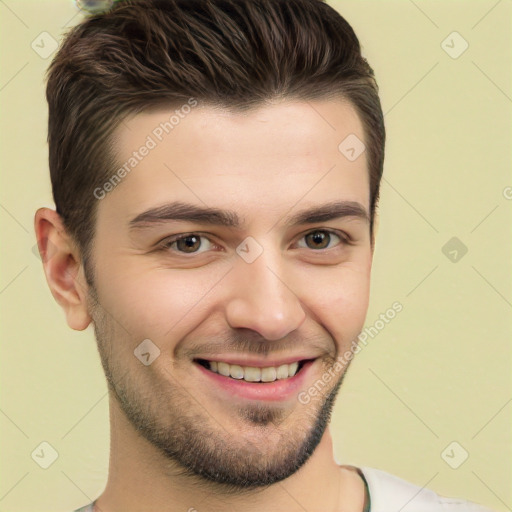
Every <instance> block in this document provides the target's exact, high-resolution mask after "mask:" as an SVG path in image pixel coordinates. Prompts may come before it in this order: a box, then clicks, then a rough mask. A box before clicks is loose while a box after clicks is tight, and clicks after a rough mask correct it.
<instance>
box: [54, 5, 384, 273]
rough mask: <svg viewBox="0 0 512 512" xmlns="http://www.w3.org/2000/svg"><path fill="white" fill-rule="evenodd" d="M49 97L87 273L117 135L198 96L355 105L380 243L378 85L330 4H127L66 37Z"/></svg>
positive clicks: (238, 105) (69, 214)
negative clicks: (144, 115)
mask: <svg viewBox="0 0 512 512" xmlns="http://www.w3.org/2000/svg"><path fill="white" fill-rule="evenodd" d="M46 96H47V100H48V104H49V123H48V143H49V165H50V174H51V181H52V190H53V197H54V201H55V205H56V209H57V212H58V213H59V214H60V216H61V217H62V219H63V222H64V225H65V227H66V229H67V230H68V231H69V233H70V234H71V235H72V237H73V238H74V240H75V241H76V242H77V244H78V247H79V248H80V251H81V253H82V258H83V259H84V262H85V264H86V266H87V259H88V257H90V249H91V244H92V241H93V238H94V232H95V219H96V206H97V204H96V203H97V199H96V197H95V196H94V194H93V190H94V189H95V187H97V186H98V185H99V184H101V183H105V181H106V179H108V177H109V176H112V173H113V171H114V170H115V169H116V162H115V159H114V157H113V152H112V141H111V137H110V136H111V134H112V132H113V130H114V129H115V128H116V127H117V126H118V125H119V123H120V122H121V121H122V120H123V119H124V118H125V117H126V116H128V115H129V114H133V113H137V112H142V111H144V110H148V109H150V108H153V107H156V106H160V105H162V106H163V105H167V106H171V105H175V104H183V103H186V102H187V100H188V99H189V98H191V97H193V98H196V99H197V100H199V101H202V102H205V103H206V104H211V105H215V106H221V107H223V108H227V109H231V110H246V109H249V108H253V107H258V106H259V105H262V104H263V103H265V102H266V101H269V100H272V99H274V98H279V97H290V98H296V99H299V100H313V99H327V98H330V97H341V98H343V99H346V100H348V101H349V102H350V103H351V104H352V105H353V106H354V107H355V109H356V111H357V113H358V115H359V117H360V119H361V122H362V124H363V127H364V134H365V145H366V153H367V160H368V167H369V169H368V172H369V181H370V216H371V223H370V231H371V234H372V235H373V219H374V213H375V208H376V205H377V202H378V197H379V187H380V180H381V176H382V170H383V163H384V143H385V129H384V120H383V114H382V108H381V104H380V100H379V96H378V86H377V83H376V81H375V78H374V73H373V70H372V68H371V67H370V66H369V64H368V62H367V61H366V59H365V58H363V56H362V55H361V48H360V45H359V41H358V39H357V37H356V35H355V33H354V31H353V30H352V28H351V26H350V25H349V24H348V23H347V21H346V20H345V19H344V18H343V17H342V16H341V15H340V14H339V13H338V12H337V11H336V10H335V9H333V8H332V7H331V6H329V5H328V4H327V3H325V2H324V1H322V0H125V1H118V2H116V3H115V4H114V5H113V7H112V8H111V9H109V10H108V11H106V12H104V13H101V14H97V15H94V16H90V17H88V18H86V19H85V20H84V21H83V22H82V23H80V24H79V25H77V26H76V27H73V28H72V29H71V30H70V32H69V33H68V34H67V35H66V37H65V39H64V41H63V43H62V45H61V47H60V49H59V51H58V53H57V55H56V56H55V58H54V60H53V62H52V63H51V65H50V68H49V70H48V84H47V91H46ZM340 142H341V141H340Z"/></svg>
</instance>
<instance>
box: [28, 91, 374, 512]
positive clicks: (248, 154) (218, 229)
mask: <svg viewBox="0 0 512 512" xmlns="http://www.w3.org/2000/svg"><path fill="white" fill-rule="evenodd" d="M170 113H172V110H169V111H168V110H166V109H161V110H155V111H152V112H149V113H142V114H138V115H136V116H132V117H131V118H129V119H127V120H126V121H125V122H124V123H122V124H121V125H120V127H119V128H118V130H117V132H116V133H115V137H114V144H115V148H116V152H117V158H118V162H120V165H122V163H124V162H125V161H126V160H127V159H128V158H129V157H130V156H131V154H132V152H133V151H134V150H136V149H137V148H139V147H140V146H141V145H142V144H144V141H145V140H146V137H147V136H148V135H149V134H151V133H152V132H153V130H154V129H155V127H157V126H158V125H159V123H160V122H163V121H165V120H168V119H169V115H170ZM349 134H355V135H357V136H358V137H359V139H361V140H364V135H363V129H362V125H361V122H360V120H359V118H358V116H357V114H356V113H355V110H354V109H353V108H352V107H351V105H350V104H347V103H345V102H343V101H339V100H334V99H329V100H315V101H310V102H305V101H299V100H292V99H285V100H281V101H279V102H274V103H271V104H268V105H266V106H262V107H259V108H258V109H256V110H252V111H250V112H246V113H233V112H229V111H227V110H223V109H218V108H212V107H210V106H203V105H199V106H197V107H195V108H193V109H192V111H191V112H190V113H189V114H188V115H187V116H186V117H185V118H184V119H182V120H181V121H180V123H179V125H177V126H175V128H174V129H173V130H172V132H170V133H169V134H168V135H165V136H164V139H163V140H162V142H160V143H158V144H157V146H156V147H155V148H154V149H152V150H151V151H150V152H149V154H148V155H147V156H146V157H144V158H143V159H142V161H140V163H138V165H137V166H136V167H135V168H134V169H133V170H132V171H131V172H130V173H129V174H128V175H127V176H126V177H124V178H123V180H122V182H121V183H120V184H119V185H118V186H117V187H115V188H114V190H112V191H110V192H109V193H108V194H107V195H106V197H105V198H104V199H101V200H99V201H98V216H97V224H96V234H95V239H94V248H93V268H94V275H93V276H90V277H91V278H92V279H93V280H94V288H91V287H90V286H89V285H88V284H87V282H86V279H85V274H84V266H83V262H82V261H81V259H80V252H79V250H78V248H77V247H76V245H75V244H74V243H73V240H72V239H71V237H70V236H69V235H68V234H67V233H66V230H65V229H64V227H63V225H62V222H61V219H60V218H59V216H58V214H57V213H56V212H55V211H53V210H51V209H48V208H41V209H39V210H38V211H37V213H36V216H35V229H36V234H37V238H38V243H39V249H40V252H41V255H42V259H43V261H44V271H45V274H46V277H47V281H48V284H49V287H50V289H51V291H52V294H53V296H54V297H55V299H56V300H57V302H58V303H59V304H60V305H61V306H62V308H63V310H64V312H65V314H66V319H67V322H68V325H69V326H70V327H71V328H72V329H76V330H83V329H85V328H86V327H87V326H88V325H89V324H91V323H92V324H93V325H94V329H95V333H96V338H97V341H98V349H99V352H100V356H101V360H102V364H103V367H104V369H105V373H106V376H107V382H108V384H109V391H110V416H111V418H110V419H111V421H110V424H111V453H110V468H109V477H108V482H107V485H106V488H105V490H104V492H103V493H102V495H101V496H100V497H99V499H98V500H97V501H96V509H95V510H101V511H102V512H114V511H119V510H123V511H125V512H135V511H140V510H145V511H147V512H152V511H155V512H156V511H159V512H160V511H162V510H189V509H190V508H191V507H194V508H195V509H197V510H198V511H199V512H213V511H220V510H235V509H236V510H239V509H242V508H243V510H245V511H246V512H252V511H254V512H255V511H264V510H265V511H267V510H286V511H288V512H299V511H304V510H308V511H313V510H324V511H333V512H334V511H337V512H341V511H344V512H361V511H362V510H363V507H364V503H365V491H364V484H363V481H362V479H361V477H360V476H359V475H358V474H357V472H356V470H355V468H353V467H351V466H340V465H338V464H337V462H336V461H335V460H334V458H333V449H332V440H331V435H330V431H329V428H328V426H326V425H324V426H321V425H320V426H319V424H318V423H319V422H318V420H319V418H323V419H326V420H328V414H329V409H330V407H331V406H332V404H329V400H330V401H333V400H334V397H335V395H336V392H337V390H338V387H339V385H340V384H341V381H342V378H343V375H344V374H345V372H346V369H347V368H348V364H345V365H344V368H343V370H342V371H341V372H338V373H337V374H336V375H337V377H336V378H335V379H331V381H330V382H329V383H328V384H327V386H325V387H324V388H323V389H322V390H321V392H319V393H318V395H317V396H314V397H312V398H311V400H310V402H309V403H307V404H303V403H300V402H299V401H298V400H297V396H296V395H294V396H292V397H289V398H287V399H283V400H279V401H277V402H272V403H270V402H265V401H260V400H253V399H247V398H243V397H240V396H234V395H233V396H231V395H229V394H228V392H226V391H225V390H223V389H222V390H221V389H219V387H218V386H216V385H215V384H212V382H211V381H210V380H209V379H208V378H206V377H205V376H204V374H203V373H201V371H198V368H197V365H196V363H194V362H193V358H194V357H198V356H199V355H205V354H206V355H209V356H210V358H211V359H214V358H215V357H214V356H215V355H216V354H217V355H219V354H224V355H225V354H227V353H229V354H236V355H238V356H240V357H249V356H251V357H255V356H258V357H260V358H261V357H266V358H267V359H268V360H269V361H270V360H272V359H274V360H275V359H276V358H278V357H284V356H288V355H290V354H299V353H300V354H302V355H304V354H307V355H308V356H311V355H313V356H315V358H316V359H315V362H314V363H313V365H312V366H311V368H310V369H309V370H308V372H309V373H308V378H307V379H306V381H305V382H304V383H303V385H302V387H301V389H302V390H307V389H308V388H309V387H310V386H312V385H313V384H314V383H315V382H316V381H317V380H318V379H321V378H322V375H323V374H325V372H327V371H329V369H331V370H332V367H333V364H334V363H335V361H336V358H337V357H341V355H342V354H343V353H344V352H345V351H346V350H348V349H350V344H351V342H352V341H353V340H354V339H356V338H357V335H358V334H359V333H360V332H361V329H362V328H363V325H364V319H365V316H366V311H367V308H368V299H369V288H370V272H371V264H372V256H373V243H372V240H371V237H370V229H369V222H368V219H363V218H358V217H342V218H336V219H331V220H328V221H322V222H315V223H310V224H306V225H300V226H290V225H288V224H287V223H286V217H287V216H290V215H293V214H294V213H296V212H298V211H299V210H302V209H305V208H310V207H315V206H321V205H324V204H326V203H331V202H333V201H340V200H344V201H352V202H357V203H359V204H360V205H361V206H362V208H363V209H365V210H366V212H368V211H369V180H368V172H367V161H366V154H365V153H363V154H362V155H361V156H360V157H359V158H357V159H356V160H355V161H352V162H351V161H349V160H348V159H347V158H345V156H344V155H343V154H342V153H340V151H339V150H338V145H339V144H340V142H341V141H342V140H343V139H345V137H347V136H348V135H349ZM170 201H181V202H186V203H193V204H195V205H198V206H203V207H204V206H208V207H217V208H221V209H227V210H232V211H234V212H236V213H237V214H238V216H239V217H240V218H241V219H242V220H244V221H245V224H244V225H243V226H240V227H238V228H233V227H227V226H215V225H209V224H204V223H197V222H187V221H171V220H168V221H165V222H160V223H158V224H154V225H146V226H139V227H138V228H136V229H134V230H131V231H130V229H129V222H130V220H131V219H133V218H134V217H135V216H137V215H138V214H140V213H141V212H143V211H145V210H147V209H148V208H152V207H156V206H160V205H162V204H164V203H168V202H170ZM322 230H332V231H336V232H338V233H340V234H341V235H343V236H346V235H348V237H349V238H350V240H351V243H350V244H347V243H344V241H343V238H341V237H340V238H338V237H336V236H335V235H333V236H332V237H331V238H330V241H328V242H327V247H326V248H325V247H323V246H322V245H321V244H320V246H319V248H318V247H317V245H316V244H317V242H315V240H311V238H306V236H305V235H307V234H308V233H311V232H315V233H317V235H318V231H320V232H321V233H323V232H324V231H322ZM191 232H192V233H196V234H197V235H201V236H202V237H204V238H201V239H200V242H199V243H198V244H197V245H194V247H196V248H197V247H198V246H199V248H197V252H192V253H187V252H183V251H184V250H185V251H186V250H187V247H186V246H185V245H184V244H181V245H179V244H178V245H177V244H176V243H175V244H171V245H167V247H163V246H160V248H159V249H155V247H156V246H158V244H159V243H160V242H161V241H163V240H165V239H168V238H169V237H171V236H174V235H183V234H188V233H191ZM249 236H250V237H252V238H253V239H254V240H256V242H257V243H258V244H259V245H260V247H261V248H262V250H263V252H262V253H261V255H260V256H259V257H258V258H257V259H256V260H255V261H254V262H252V263H247V262H246V261H245V260H244V259H243V258H241V257H240V256H239V254H238V253H237V252H236V248H237V247H238V246H239V245H240V244H241V243H242V242H243V241H244V240H245V239H246V238H247V237H249ZM189 241H190V239H189ZM196 242H198V240H196ZM180 251H181V252H180ZM145 339H150V340H151V341H152V343H154V344H155V345H156V346H157V347H158V348H159V350H160V355H159V356H158V357H157V358H156V359H155V360H154V361H153V362H152V363H151V364H150V365H147V366H145V365H143V364H141V362H140V361H139V359H137V358H136V357H134V349H135V348H136V347H137V346H138V345H139V344H140V343H141V341H142V340H145ZM315 435H316V436H317V439H316V440H315V438H314V437H315ZM308 440H309V441H310V442H311V443H312V444H311V446H312V447H313V449H314V451H313V453H312V454H311V455H310V456H309V458H308V457H306V459H307V461H306V460H299V458H298V455H297V454H298V453H299V454H300V453H303V451H304V443H305V442H306V441H308ZM172 450H178V452H179V453H174V454H173V453H172ZM187 456H188V459H190V460H187ZM185 463H188V464H189V466H188V467H186V465H184V464H185ZM205 468H206V469H205ZM208 468H210V469H211V468H218V469H219V470H220V469H222V468H223V470H224V471H225V472H226V473H227V475H228V477H232V478H233V482H231V485H228V484H226V483H225V482H224V483H223V482H219V481H217V482H216V481H214V480H215V477H214V476H213V475H204V474H203V475H200V474H199V471H201V470H203V471H204V470H208ZM265 468H267V470H268V471H267V473H266V469H265ZM243 475H245V476H246V483H247V485H246V486H245V488H244V487H243V486H242V485H240V482H241V481H242V476H243ZM248 475H251V476H250V477H248ZM258 475H259V478H260V480H261V478H263V477H264V476H265V475H267V476H268V478H269V479H270V480H272V478H273V480H272V482H269V483H268V485H265V486H262V485H258V482H257V480H256V477H257V476H258ZM279 475H280V476H279ZM236 478H239V481H238V485H235V484H234V482H235V481H236ZM247 478H249V480H250V478H253V479H254V481H252V484H251V485H249V484H250V483H251V482H249V480H247ZM260 484H261V482H260ZM148 489H150V492H148ZM169 504H172V505H171V506H170V505H169Z"/></svg>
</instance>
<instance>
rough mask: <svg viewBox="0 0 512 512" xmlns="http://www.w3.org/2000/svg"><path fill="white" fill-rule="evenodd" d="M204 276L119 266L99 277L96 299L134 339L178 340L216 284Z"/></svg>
mask: <svg viewBox="0 0 512 512" xmlns="http://www.w3.org/2000/svg"><path fill="white" fill-rule="evenodd" d="M211 274H212V273H211V272H209V273H203V272H198V271H194V272H188V271H186V270H181V271H176V270H170V269H162V268H150V269H144V270H142V269H141V268H140V267H138V268H136V267H135V266H130V265H126V266H124V268H123V265H121V264H120V265H118V266H117V267H116V270H115V271H112V272H108V271H107V267H104V268H103V270H102V272H101V273H98V274H97V276H98V279H97V289H98V296H99V298H100V301H101V304H102V306H103V307H104V309H105V310H106V311H107V312H108V313H109V314H110V315H111V316H112V317H113V318H114V319H115V321H116V323H117V324H119V327H120V328H124V330H122V332H123V334H122V335H125V334H126V331H127V332H128V333H129V334H130V335H132V337H133V338H134V339H135V340H137V339H141V340H142V339H145V338H149V339H151V340H152V341H154V342H155V343H156V344H157V345H159V346H160V343H159V342H162V346H163V342H164V340H168V339H169V338H177V337H179V336H180V335H182V333H184V332H186V329H187V326H188V325H190V323H191V322H192V321H194V319H195V318H197V315H198V314H199V315H200V314H201V311H202V310H203V309H204V307H205V302H206V301H203V299H204V298H205V297H206V296H207V295H208V292H209V291H210V290H211V289H212V288H213V287H214V286H215V283H216V282H217V281H218V280H219V278H218V277H217V275H211Z"/></svg>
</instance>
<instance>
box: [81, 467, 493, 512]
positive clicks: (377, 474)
mask: <svg viewBox="0 0 512 512" xmlns="http://www.w3.org/2000/svg"><path fill="white" fill-rule="evenodd" d="M359 469H360V471H361V473H362V474H363V477H364V479H365V480H366V484H367V487H368V494H369V495H370V510H369V512H493V511H492V510H491V509H489V508H485V507H482V506H481V505H477V504H475V503H470V502H468V501H464V500H460V499H455V498H444V497H442V496H439V495H438V494H436V493H435V492H434V491H431V490H429V489H425V488H423V487H418V486H417V485H415V484H412V483H410V482H407V481H406V480H402V479H401V478H399V477H397V476H394V475H391V474H390V473H386V472H385V471H381V470H380V469H375V468H368V467H361V468H359ZM74 512H93V503H90V504H89V505H86V506H85V507H82V508H80V509H78V510H75V511H74Z"/></svg>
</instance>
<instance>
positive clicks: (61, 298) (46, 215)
mask: <svg viewBox="0 0 512 512" xmlns="http://www.w3.org/2000/svg"><path fill="white" fill-rule="evenodd" d="M34 229H35V233H36V238H37V245H38V248H39V254H40V255H41V260H42V261H43V269H44V273H45V275H46V281H47V282H48V286H49V287H50V291H51V292H52V295H53V297H54V298H55V300H56V301H57V302H58V304H59V305H60V306H61V307H62V309H63V310H64V313H65V315H66V320H67V323H68V325H69V327H71V328H72V329H75V330H77V331H82V330H84V329H85V328H86V327H87V326H88V325H89V324H90V323H91V320H92V319H91V317H90V315H89V311H88V307H87V304H88V302H87V296H88V285H87V283H86V280H85V276H84V272H83V266H82V263H81V259H80V254H79V250H78V248H77V247H76V244H75V243H74V242H73V240H72V239H71V237H70V235H69V234H68V233H67V232H66V229H65V228H64V224H63V222H62V219H61V218H60V216H59V214H58V213H57V212H56V211H54V210H52V209H50V208H39V209H38V210H37V212H36V214H35V218H34Z"/></svg>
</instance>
